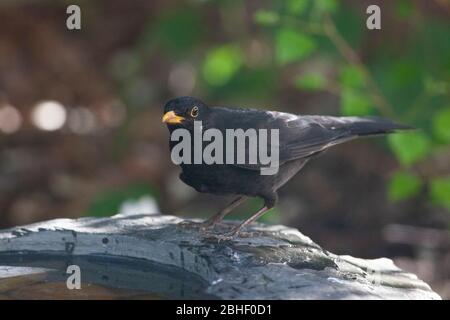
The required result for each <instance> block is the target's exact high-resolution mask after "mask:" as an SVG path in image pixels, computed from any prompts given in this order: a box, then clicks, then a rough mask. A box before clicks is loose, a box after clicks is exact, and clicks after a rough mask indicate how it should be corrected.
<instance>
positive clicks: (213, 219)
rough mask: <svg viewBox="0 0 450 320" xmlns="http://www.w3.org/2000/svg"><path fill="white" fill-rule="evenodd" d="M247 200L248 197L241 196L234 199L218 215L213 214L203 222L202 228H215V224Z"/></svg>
mask: <svg viewBox="0 0 450 320" xmlns="http://www.w3.org/2000/svg"><path fill="white" fill-rule="evenodd" d="M245 200H247V197H244V196H240V197H237V198H236V199H234V200H233V201H232V202H231V203H230V204H229V205H228V206H226V207H225V208H223V209H222V210H220V211H219V212H218V213H217V214H216V215H214V216H212V217H211V218H209V219H208V220H206V221H205V222H204V223H202V226H201V230H202V231H206V230H208V229H212V228H214V226H215V225H216V224H217V223H219V222H221V221H222V220H223V218H224V217H225V216H226V215H227V214H229V213H230V212H231V211H233V210H234V209H236V208H237V207H238V206H239V205H240V204H242V203H243V202H244V201H245Z"/></svg>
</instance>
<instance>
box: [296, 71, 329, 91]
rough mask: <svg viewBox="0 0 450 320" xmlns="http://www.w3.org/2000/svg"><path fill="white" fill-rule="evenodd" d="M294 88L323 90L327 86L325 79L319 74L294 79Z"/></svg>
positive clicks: (304, 75)
mask: <svg viewBox="0 0 450 320" xmlns="http://www.w3.org/2000/svg"><path fill="white" fill-rule="evenodd" d="M295 86H296V87H297V88H299V89H304V90H311V91H315V90H323V89H324V88H326V86H327V79H326V78H325V77H324V75H323V74H321V73H307V74H302V75H300V76H298V77H297V78H296V79H295Z"/></svg>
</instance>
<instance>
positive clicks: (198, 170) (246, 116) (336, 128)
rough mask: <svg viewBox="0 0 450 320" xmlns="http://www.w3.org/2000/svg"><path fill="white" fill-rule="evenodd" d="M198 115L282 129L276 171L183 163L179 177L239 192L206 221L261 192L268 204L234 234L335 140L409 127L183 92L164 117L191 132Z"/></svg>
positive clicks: (207, 120) (221, 125)
mask: <svg viewBox="0 0 450 320" xmlns="http://www.w3.org/2000/svg"><path fill="white" fill-rule="evenodd" d="M195 120H197V121H202V125H203V130H207V129H210V128H215V129H219V130H220V131H221V132H223V133H225V130H226V129H239V128H240V129H243V130H247V129H250V128H254V129H278V130H279V165H280V167H279V170H278V172H277V173H276V174H274V175H261V173H260V170H259V169H260V167H261V165H258V164H256V165H255V164H249V165H247V164H244V165H241V164H212V165H207V164H181V165H180V166H181V168H182V173H181V174H180V178H181V180H182V181H183V182H185V183H186V184H188V185H189V186H191V187H193V188H195V189H196V190H197V191H199V192H205V193H212V194H219V195H236V196H238V197H237V198H236V199H235V200H234V201H233V202H232V203H231V204H230V205H229V206H228V207H226V208H225V209H223V210H221V211H220V212H219V213H218V214H217V215H216V216H214V217H213V218H211V219H210V220H209V221H207V222H206V223H205V227H214V225H215V224H216V223H217V222H220V221H221V220H222V219H223V218H224V216H225V215H226V214H228V213H229V212H230V211H231V210H233V209H234V208H236V207H237V206H238V205H239V204H241V203H242V202H243V201H244V200H245V198H246V197H260V198H262V199H263V200H264V207H263V208H261V209H260V210H259V211H258V212H256V213H255V214H253V215H252V216H251V217H250V218H249V219H247V220H245V221H244V222H243V223H242V224H241V225H239V226H238V227H236V228H235V229H234V230H233V231H232V232H231V233H230V235H229V236H231V237H232V236H235V235H237V234H238V233H239V231H240V230H241V229H242V227H244V226H246V225H247V224H249V223H251V222H253V221H254V220H256V219H257V218H259V217H260V216H261V215H262V214H264V213H265V212H267V211H268V210H270V209H271V208H272V207H273V206H274V205H275V204H276V202H277V199H278V194H277V191H278V189H279V188H280V187H282V186H283V185H284V184H285V183H286V182H287V181H289V180H290V179H291V178H292V177H293V176H294V175H295V174H296V173H297V172H298V171H299V170H300V169H301V168H302V167H303V166H304V165H305V163H306V162H307V161H308V160H309V159H311V158H312V157H313V156H315V155H317V154H320V153H321V152H323V151H325V150H326V149H328V148H329V147H331V146H334V145H337V144H340V143H343V142H346V141H349V140H352V139H355V138H358V137H361V136H369V135H379V134H386V133H391V132H394V131H396V130H401V129H410V127H408V126H405V125H401V124H397V123H395V122H392V121H390V120H387V119H382V118H377V117H332V116H313V115H294V114H290V113H284V112H277V111H264V110H258V109H245V108H230V107H210V106H208V105H206V104H205V103H203V102H202V101H200V100H199V99H196V98H193V97H179V98H175V99H173V100H170V101H168V102H167V103H166V105H165V107H164V117H163V122H166V123H167V126H168V129H169V131H170V133H172V132H173V130H175V129H177V128H185V129H187V130H189V131H190V132H192V131H193V128H194V127H193V123H194V121H195ZM175 144H176V142H172V141H170V149H172V148H173V147H174V145H175ZM247 147H248V146H247ZM269 150H270V149H269ZM246 151H248V150H246Z"/></svg>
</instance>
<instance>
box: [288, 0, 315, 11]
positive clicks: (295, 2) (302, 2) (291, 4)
mask: <svg viewBox="0 0 450 320" xmlns="http://www.w3.org/2000/svg"><path fill="white" fill-rule="evenodd" d="M285 1H286V6H287V9H288V11H289V13H291V14H301V13H303V12H305V10H306V8H307V7H308V4H309V0H285Z"/></svg>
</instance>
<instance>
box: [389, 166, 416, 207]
mask: <svg viewBox="0 0 450 320" xmlns="http://www.w3.org/2000/svg"><path fill="white" fill-rule="evenodd" d="M421 188H422V181H421V180H420V178H419V177H417V176H415V175H413V174H410V173H407V172H396V173H395V174H394V175H393V176H392V178H391V180H390V182H389V187H388V195H389V199H391V200H392V201H399V200H403V199H408V198H411V197H413V196H415V195H416V194H418V193H419V191H420V189H421Z"/></svg>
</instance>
